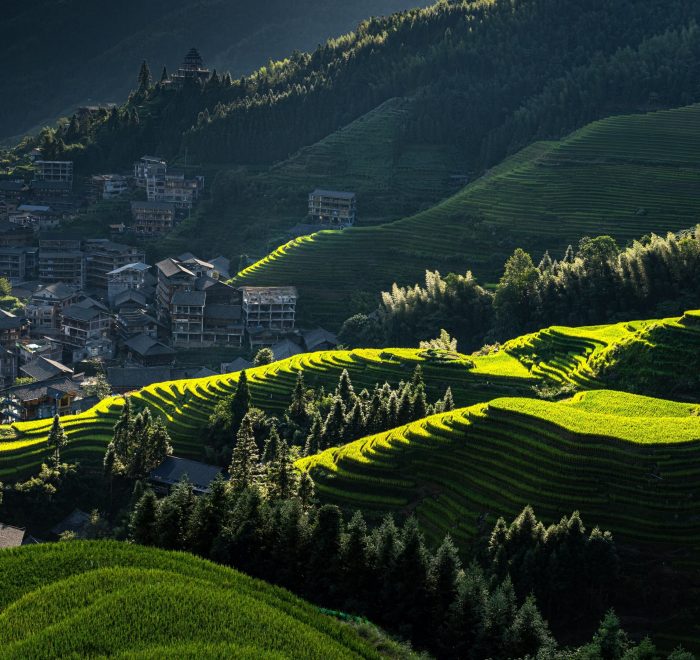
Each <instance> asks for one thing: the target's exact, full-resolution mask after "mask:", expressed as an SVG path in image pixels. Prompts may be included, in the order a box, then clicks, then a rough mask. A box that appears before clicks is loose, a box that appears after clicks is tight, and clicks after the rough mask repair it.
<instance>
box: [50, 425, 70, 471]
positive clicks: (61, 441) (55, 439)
mask: <svg viewBox="0 0 700 660" xmlns="http://www.w3.org/2000/svg"><path fill="white" fill-rule="evenodd" d="M47 444H48V445H49V449H50V451H51V460H52V462H53V465H54V467H56V468H57V467H58V466H59V465H60V464H61V449H63V447H65V446H66V445H67V444H68V437H67V436H66V432H65V431H64V430H63V427H62V426H61V421H60V419H59V417H58V415H54V417H53V423H52V424H51V430H50V431H49V437H48V439H47Z"/></svg>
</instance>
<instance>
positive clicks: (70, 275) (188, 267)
mask: <svg viewBox="0 0 700 660" xmlns="http://www.w3.org/2000/svg"><path fill="white" fill-rule="evenodd" d="M229 267H230V265H229V261H228V259H225V258H224V257H217V258H214V259H212V260H210V261H205V260H203V259H200V258H198V257H197V256H195V255H193V254H191V253H185V254H181V255H179V256H177V257H170V258H167V259H163V260H162V261H160V262H158V263H157V264H155V265H153V266H150V265H148V264H147V263H145V254H144V252H143V251H142V250H141V249H139V248H137V247H133V246H129V245H123V244H120V243H115V242H113V241H111V240H108V239H81V238H80V237H66V236H61V237H51V236H46V237H43V238H42V239H41V241H40V244H39V248H38V250H37V253H36V255H35V266H34V267H33V271H32V272H33V274H34V275H35V276H36V279H34V280H27V279H26V278H25V277H20V276H19V275H18V277H17V278H15V281H14V286H13V293H14V294H15V295H16V296H18V297H21V298H23V299H26V300H27V303H26V307H25V309H24V313H23V314H22V315H13V314H10V313H9V312H2V311H0V386H1V387H2V389H3V391H2V392H1V393H0V405H2V406H3V408H2V415H3V417H4V418H5V420H6V421H7V420H8V419H36V418H43V417H49V416H51V415H53V414H55V413H59V414H67V413H71V412H76V411H80V410H84V409H86V408H87V407H89V405H92V404H93V403H94V401H86V400H85V399H86V397H84V396H83V394H82V389H83V385H84V384H85V380H86V379H85V378H84V376H83V374H81V373H76V372H75V371H74V369H75V368H77V366H78V365H80V364H82V363H84V362H85V361H91V360H99V361H100V362H101V363H103V364H104V365H105V367H106V375H107V380H108V382H109V383H110V385H111V387H112V390H113V391H115V392H126V391H130V390H133V389H137V388H139V387H143V386H145V385H148V384H150V383H153V382H159V381H164V380H168V379H172V378H186V377H200V376H205V375H211V374H212V373H214V372H212V371H210V370H208V369H204V368H195V369H192V368H190V369H185V368H180V367H178V366H177V361H176V357H177V353H178V351H181V350H190V349H201V348H212V347H222V348H230V349H231V352H232V354H233V355H232V356H233V357H235V356H239V357H237V358H236V359H235V360H234V361H233V362H225V363H223V364H222V365H221V370H222V373H226V372H229V371H236V370H240V369H242V368H246V367H248V366H250V362H248V361H246V360H245V359H243V358H242V357H240V356H242V355H253V354H255V352H257V350H259V349H260V348H262V347H271V348H272V350H273V353H274V355H275V357H276V358H277V359H284V358H286V357H290V356H291V355H295V354H297V353H301V352H306V351H317V350H326V349H328V348H332V347H334V346H336V345H337V339H336V337H335V336H334V335H333V334H332V333H330V332H327V331H326V330H324V329H322V328H314V329H311V330H308V331H302V330H300V329H298V328H297V325H296V304H297V297H298V295H297V290H296V289H295V288H294V287H291V286H280V287H248V286H243V287H235V286H231V285H230V284H227V283H226V280H228V279H230V273H229ZM27 273H28V271H27V270H26V267H25V271H24V273H23V275H24V276H26V275H27ZM18 378H19V379H21V380H19V381H18V380H17V379H18ZM30 379H31V380H30Z"/></svg>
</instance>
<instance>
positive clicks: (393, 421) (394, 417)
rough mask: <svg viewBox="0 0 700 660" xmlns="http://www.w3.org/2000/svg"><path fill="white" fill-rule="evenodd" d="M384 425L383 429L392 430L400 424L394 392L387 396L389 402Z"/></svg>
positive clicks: (397, 403)
mask: <svg viewBox="0 0 700 660" xmlns="http://www.w3.org/2000/svg"><path fill="white" fill-rule="evenodd" d="M386 413H387V414H386V424H385V425H384V428H385V429H393V428H395V427H396V426H398V425H399V424H400V422H399V398H398V396H397V395H396V392H392V393H391V394H390V395H389V400H388V404H387V408H386Z"/></svg>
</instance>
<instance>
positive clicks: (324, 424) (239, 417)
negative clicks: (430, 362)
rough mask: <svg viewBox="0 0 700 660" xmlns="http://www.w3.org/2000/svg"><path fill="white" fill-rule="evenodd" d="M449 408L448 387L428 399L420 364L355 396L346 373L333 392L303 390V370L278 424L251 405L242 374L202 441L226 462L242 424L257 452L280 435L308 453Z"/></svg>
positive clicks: (217, 456) (449, 395)
mask: <svg viewBox="0 0 700 660" xmlns="http://www.w3.org/2000/svg"><path fill="white" fill-rule="evenodd" d="M453 408H454V399H453V397H452V391H451V390H450V388H449V387H448V388H447V390H446V391H445V394H444V396H443V397H442V398H439V399H438V400H437V401H434V402H433V403H430V402H429V401H428V398H427V395H426V388H425V382H424V380H423V374H422V369H421V367H420V365H417V366H416V368H415V370H414V372H413V374H412V377H411V379H410V380H409V381H407V382H403V381H402V382H400V383H399V384H398V386H397V387H396V388H392V386H391V385H390V384H389V383H386V382H385V383H384V384H383V385H381V386H380V385H379V384H378V383H377V384H376V385H375V387H374V389H373V391H372V392H369V390H367V389H363V390H362V391H361V392H359V393H357V392H355V389H354V387H353V384H352V381H351V379H350V374H349V373H348V371H347V370H346V369H344V370H343V371H342V373H341V374H340V377H339V379H338V385H337V386H336V388H335V391H333V392H332V393H326V391H325V388H323V387H320V388H317V389H314V388H307V387H306V385H305V382H304V372H303V371H299V372H298V374H297V380H296V383H295V385H294V390H293V391H292V396H291V401H290V404H289V406H288V407H287V409H286V411H285V413H284V416H283V419H282V420H280V419H278V418H276V417H270V416H268V415H266V414H265V413H264V412H263V411H262V410H260V409H258V408H254V407H253V405H252V397H251V394H250V389H249V386H248V377H247V375H246V372H245V371H243V372H241V375H240V378H239V380H238V383H237V386H236V391H235V393H234V394H233V395H231V396H229V397H226V398H224V399H222V400H220V401H219V402H218V403H217V405H216V408H215V409H214V412H213V413H212V414H211V416H210V418H209V421H208V425H207V428H206V430H205V442H206V443H207V445H208V448H209V449H208V453H209V456H210V457H211V458H213V459H215V460H218V461H219V462H225V461H226V460H227V457H228V454H229V452H230V451H231V442H232V440H233V439H234V438H237V437H238V438H240V433H239V431H240V429H241V428H242V426H243V425H244V424H245V426H246V429H247V432H249V433H250V434H252V436H253V437H254V439H255V443H256V446H257V447H258V450H259V451H260V452H263V448H264V446H266V444H267V443H268V442H269V441H270V439H271V438H272V439H275V441H276V439H277V438H279V436H280V435H281V436H282V437H283V438H284V439H285V442H287V443H288V444H289V446H291V447H293V448H295V450H296V451H297V452H303V454H304V455H310V454H315V453H317V452H319V451H321V450H323V449H326V448H328V447H335V446H338V445H341V444H345V443H346V442H350V441H351V440H356V439H358V438H361V437H364V436H366V435H371V434H372V433H379V432H381V431H386V430H388V429H392V428H395V427H396V426H400V425H402V424H408V423H409V422H412V421H414V420H417V419H422V418H423V417H426V416H427V415H430V414H433V413H437V412H442V411H446V410H452V409H453ZM238 442H239V440H237V441H236V445H237V444H238ZM233 452H234V453H235V452H236V449H235V448H233ZM263 453H264V452H263Z"/></svg>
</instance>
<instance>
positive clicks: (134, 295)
mask: <svg viewBox="0 0 700 660" xmlns="http://www.w3.org/2000/svg"><path fill="white" fill-rule="evenodd" d="M126 303H136V304H138V305H141V306H143V307H147V306H148V305H147V304H146V296H145V295H144V294H143V293H142V292H141V291H137V290H135V289H127V290H126V291H122V292H121V293H118V294H117V295H116V296H114V303H113V305H114V307H121V306H122V305H125V304H126Z"/></svg>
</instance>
